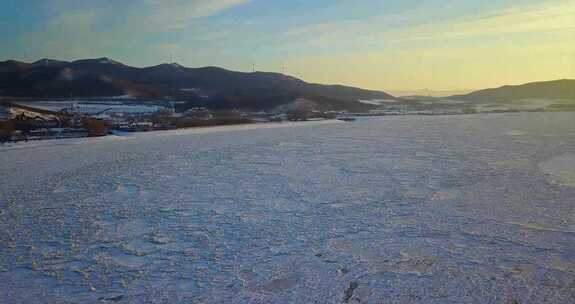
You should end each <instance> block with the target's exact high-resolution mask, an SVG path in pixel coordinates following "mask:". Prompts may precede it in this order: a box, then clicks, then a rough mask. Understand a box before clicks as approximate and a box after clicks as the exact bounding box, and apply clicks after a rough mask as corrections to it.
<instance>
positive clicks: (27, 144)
mask: <svg viewBox="0 0 575 304" xmlns="http://www.w3.org/2000/svg"><path fill="white" fill-rule="evenodd" d="M331 124H345V122H343V121H340V120H337V119H329V120H321V121H298V122H270V123H251V124H237V125H221V126H207V127H191V128H182V129H175V130H154V131H147V132H116V134H110V135H105V136H97V137H76V138H59V139H37V140H29V141H19V142H7V143H4V144H0V153H1V152H5V151H12V150H20V149H32V148H40V147H50V146H59V145H77V144H85V143H94V144H97V143H99V142H108V141H124V140H130V139H134V138H139V137H165V136H183V135H195V134H209V133H220V132H235V131H249V130H260V129H277V128H289V127H306V126H321V125H331Z"/></svg>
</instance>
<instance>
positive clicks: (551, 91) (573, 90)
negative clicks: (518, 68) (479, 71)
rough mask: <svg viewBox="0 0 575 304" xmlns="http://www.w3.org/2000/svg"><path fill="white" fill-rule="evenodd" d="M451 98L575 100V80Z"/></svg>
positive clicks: (507, 100)
mask: <svg viewBox="0 0 575 304" xmlns="http://www.w3.org/2000/svg"><path fill="white" fill-rule="evenodd" d="M450 98H451V99H457V100H467V101H479V102H502V103H506V102H509V103H512V102H514V101H519V100H524V99H537V98H540V99H569V100H575V80H570V79H562V80H554V81H542V82H531V83H527V84H523V85H515V86H510V85H507V86H502V87H500V88H494V89H486V90H481V91H475V92H472V93H469V94H466V95H456V96H451V97H450Z"/></svg>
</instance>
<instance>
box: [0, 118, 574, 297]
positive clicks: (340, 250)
mask: <svg viewBox="0 0 575 304" xmlns="http://www.w3.org/2000/svg"><path fill="white" fill-rule="evenodd" d="M574 121H575V114H574V113H514V114H491V115H466V116H447V117H441V116H437V117H421V116H412V117H385V118H370V119H361V120H358V121H356V122H354V123H315V124H297V126H299V127H293V126H295V125H287V126H289V127H274V128H268V127H261V126H257V127H255V128H254V127H249V126H245V127H240V128H236V127H234V128H231V129H229V127H226V128H224V127H222V128H220V129H218V128H214V129H206V130H183V131H180V130H178V131H173V132H154V133H144V134H135V135H132V136H127V137H124V136H113V137H106V138H98V139H80V140H71V141H59V142H44V143H41V144H37V143H35V144H24V145H19V146H11V147H4V148H0V173H1V174H0V194H1V195H0V231H1V233H0V280H1V281H2V284H1V285H0V303H98V302H102V303H114V302H118V303H575V200H574V198H575V187H573V184H572V183H571V180H570V178H571V176H574V175H572V173H573V172H571V171H570V170H574V167H573V166H571V165H570V164H571V163H572V161H571V160H573V156H574V154H573V153H574V152H573V151H575V123H573V122H574ZM214 130H215V131H214Z"/></svg>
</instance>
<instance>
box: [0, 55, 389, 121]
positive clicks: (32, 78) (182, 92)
mask: <svg viewBox="0 0 575 304" xmlns="http://www.w3.org/2000/svg"><path fill="white" fill-rule="evenodd" d="M0 96H10V97H20V98H22V97H23V98H31V99H33V98H70V97H72V98H93V97H98V98H99V97H115V98H128V99H138V100H157V99H174V100H178V101H186V102H188V103H190V104H193V105H194V106H208V107H211V108H217V109H249V110H266V109H273V108H276V107H279V106H285V105H289V104H290V103H293V102H295V101H297V100H305V101H306V102H308V103H309V102H311V103H313V104H314V106H315V107H316V108H318V109H324V110H344V109H345V110H353V111H365V110H369V109H370V108H372V107H373V105H370V104H368V103H365V102H360V101H361V100H395V99H396V98H395V97H394V96H392V95H390V94H388V93H385V92H382V91H373V90H364V89H360V88H355V87H348V86H341V85H322V84H313V83H307V82H305V81H303V80H300V79H297V78H294V77H291V76H287V75H283V74H279V73H267V72H253V73H244V72H235V71H230V70H226V69H223V68H219V67H203V68H188V67H184V66H181V65H179V64H175V63H174V64H160V65H156V66H151V67H144V68H138V67H132V66H128V65H125V64H122V63H120V62H117V61H114V60H112V59H109V58H98V59H84V60H77V61H73V62H66V61H57V60H51V59H42V60H39V61H36V62H34V63H24V62H18V61H14V60H8V61H4V62H0Z"/></svg>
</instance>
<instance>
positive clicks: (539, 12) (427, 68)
mask: <svg viewBox="0 0 575 304" xmlns="http://www.w3.org/2000/svg"><path fill="white" fill-rule="evenodd" d="M0 16H1V17H2V18H1V20H2V21H0V25H1V26H2V30H0V42H1V43H2V45H3V46H4V47H3V48H2V49H1V50H0V59H2V60H4V59H15V60H21V61H28V62H30V61H34V60H37V59H40V58H53V59H59V60H69V61H71V60H75V59H83V58H98V57H110V58H113V59H115V60H118V61H121V62H123V63H126V64H129V65H133V66H148V65H155V64H158V63H162V62H169V60H170V57H171V56H173V58H174V61H176V62H178V63H180V64H182V65H185V66H191V67H200V66H221V67H224V68H227V69H231V70H239V71H251V69H252V64H255V66H256V69H257V70H260V71H269V72H282V71H285V73H286V74H290V75H293V76H295V77H299V78H302V79H304V80H306V81H309V82H316V83H327V84H343V85H351V86H357V87H362V88H367V89H375V90H386V91H391V92H398V91H400V92H407V93H408V92H414V93H416V92H418V91H420V90H422V89H425V88H427V89H428V90H430V91H461V92H463V91H470V88H473V89H483V88H488V87H498V86H501V85H506V84H521V83H527V82H532V81H544V80H555V79H573V78H575V46H574V45H573V44H572V43H570V42H571V41H573V38H574V37H575V26H574V25H575V20H574V17H573V16H575V2H573V1H558V0H546V1H533V0H520V1H513V2H511V1H483V2H482V3H472V2H470V1H438V0H427V1H415V0H409V1H398V0H391V1H354V2H353V3H349V2H345V3H344V2H336V1H327V0H321V1H314V2H313V3H308V2H306V1H299V0H297V1H291V2H290V3H289V4H287V3H283V2H278V1H262V0H212V1H207V0H197V1H181V0H172V1H157V0H143V1H124V2H122V3H117V2H116V1H109V0H106V1H101V2H99V3H98V4H97V5H94V4H93V3H92V2H88V1H69V0H57V1H45V0H36V1H28V2H25V3H23V2H21V1H16V0H8V1H7V3H6V5H5V9H4V10H3V11H2V12H0Z"/></svg>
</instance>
